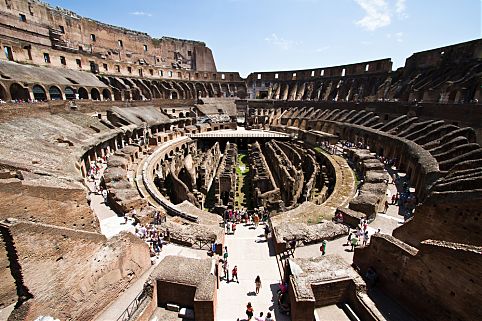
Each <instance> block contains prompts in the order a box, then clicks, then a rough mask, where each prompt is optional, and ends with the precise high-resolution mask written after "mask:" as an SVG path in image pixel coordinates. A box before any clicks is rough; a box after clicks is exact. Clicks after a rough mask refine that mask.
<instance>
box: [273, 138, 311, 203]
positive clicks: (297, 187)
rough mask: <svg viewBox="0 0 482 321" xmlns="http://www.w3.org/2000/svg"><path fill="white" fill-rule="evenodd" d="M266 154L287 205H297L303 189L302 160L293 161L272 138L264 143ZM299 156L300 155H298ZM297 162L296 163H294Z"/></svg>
mask: <svg viewBox="0 0 482 321" xmlns="http://www.w3.org/2000/svg"><path fill="white" fill-rule="evenodd" d="M264 146H265V147H266V148H265V150H264V154H265V155H266V159H267V161H268V165H269V166H270V170H271V173H273V175H274V178H275V180H276V184H277V185H278V186H283V188H282V189H280V192H281V198H282V199H283V202H284V203H285V205H286V207H291V206H295V205H296V204H297V203H298V199H299V198H300V196H301V193H302V191H303V182H304V175H303V170H302V169H301V168H300V167H299V166H300V165H301V163H300V162H297V163H292V162H291V161H290V160H289V158H288V156H286V154H285V153H284V151H283V150H282V149H281V148H280V147H279V146H278V144H277V142H276V141H274V140H272V141H270V142H268V143H266V144H265V145H264ZM298 158H299V156H298ZM294 164H296V165H294Z"/></svg>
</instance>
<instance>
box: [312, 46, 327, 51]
mask: <svg viewBox="0 0 482 321" xmlns="http://www.w3.org/2000/svg"><path fill="white" fill-rule="evenodd" d="M330 48H331V46H323V47H320V48H316V49H315V51H316V52H323V51H327V50H328V49H330Z"/></svg>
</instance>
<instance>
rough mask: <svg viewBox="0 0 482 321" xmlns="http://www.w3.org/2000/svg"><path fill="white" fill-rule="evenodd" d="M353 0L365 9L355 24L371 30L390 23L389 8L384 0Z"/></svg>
mask: <svg viewBox="0 0 482 321" xmlns="http://www.w3.org/2000/svg"><path fill="white" fill-rule="evenodd" d="M355 1H356V3H357V4H358V5H359V6H360V7H361V8H362V9H363V10H364V11H365V16H364V17H363V18H362V19H360V20H358V21H357V22H356V24H357V25H359V26H361V27H362V28H364V29H367V30H369V31H373V30H375V29H378V28H381V27H385V26H388V25H389V24H390V22H391V17H390V9H389V7H388V4H387V2H386V1H385V0H355Z"/></svg>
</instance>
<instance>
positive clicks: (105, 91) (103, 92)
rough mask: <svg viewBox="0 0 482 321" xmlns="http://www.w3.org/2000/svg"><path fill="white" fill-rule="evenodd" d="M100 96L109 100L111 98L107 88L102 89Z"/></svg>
mask: <svg viewBox="0 0 482 321" xmlns="http://www.w3.org/2000/svg"><path fill="white" fill-rule="evenodd" d="M102 98H103V99H104V100H110V99H111V94H110V91H109V90H108V89H104V90H102Z"/></svg>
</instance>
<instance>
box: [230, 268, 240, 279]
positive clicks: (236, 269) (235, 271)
mask: <svg viewBox="0 0 482 321" xmlns="http://www.w3.org/2000/svg"><path fill="white" fill-rule="evenodd" d="M231 274H232V275H231V281H233V282H234V278H236V282H238V283H239V279H238V266H237V265H235V266H234V269H233V270H232V271H231Z"/></svg>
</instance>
